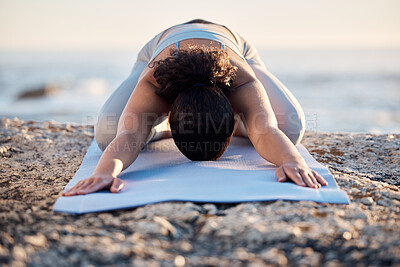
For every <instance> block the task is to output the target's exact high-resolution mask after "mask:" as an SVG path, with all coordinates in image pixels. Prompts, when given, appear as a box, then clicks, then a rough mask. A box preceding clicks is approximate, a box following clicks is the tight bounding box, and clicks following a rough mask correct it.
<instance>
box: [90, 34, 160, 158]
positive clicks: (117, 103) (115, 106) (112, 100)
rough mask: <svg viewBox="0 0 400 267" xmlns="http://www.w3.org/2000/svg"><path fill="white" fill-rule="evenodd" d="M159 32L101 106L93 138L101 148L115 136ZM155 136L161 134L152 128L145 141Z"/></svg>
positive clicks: (158, 122) (158, 121)
mask: <svg viewBox="0 0 400 267" xmlns="http://www.w3.org/2000/svg"><path fill="white" fill-rule="evenodd" d="M161 34H162V33H160V34H158V35H156V36H155V37H154V38H153V39H152V40H151V41H150V42H148V43H147V44H146V45H145V46H144V47H143V48H142V49H141V50H140V52H139V54H138V58H137V61H136V63H135V65H134V66H133V69H132V71H131V74H130V75H129V77H128V78H127V79H126V80H125V81H124V82H123V83H122V84H121V85H120V86H119V87H118V88H117V89H116V90H115V91H114V92H113V93H112V94H111V96H110V97H109V98H108V99H107V101H106V102H105V103H104V105H103V107H102V108H101V110H100V113H99V117H98V121H97V123H96V125H95V133H94V138H95V140H96V142H97V144H98V146H99V147H100V148H101V149H102V150H104V149H105V148H106V147H107V146H108V144H109V143H110V142H111V141H112V140H113V139H114V138H115V136H116V134H117V127H118V121H119V118H120V117H121V114H122V111H123V110H124V108H125V105H126V103H127V102H128V99H129V97H130V95H131V94H132V92H133V90H134V89H135V87H136V84H137V82H138V79H139V77H140V75H141V74H142V72H143V70H144V69H145V68H146V66H147V64H148V62H149V60H150V58H151V56H152V54H153V51H154V49H155V47H156V45H157V42H158V41H159V38H160V36H161ZM163 120H165V118H164V117H163V118H160V119H159V120H157V121H156V123H155V125H157V124H160V122H161V121H163ZM158 128H159V127H158ZM156 138H161V136H160V134H158V135H157V134H156V132H155V130H154V129H152V131H151V133H150V135H149V139H148V140H147V143H148V142H149V141H150V140H154V139H156Z"/></svg>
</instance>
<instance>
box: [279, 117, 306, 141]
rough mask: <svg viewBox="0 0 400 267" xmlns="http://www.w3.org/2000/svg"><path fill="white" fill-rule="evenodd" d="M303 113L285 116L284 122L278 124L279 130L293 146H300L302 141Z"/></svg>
mask: <svg viewBox="0 0 400 267" xmlns="http://www.w3.org/2000/svg"><path fill="white" fill-rule="evenodd" d="M305 125H306V123H305V116H304V113H303V112H299V111H297V112H293V113H290V114H288V115H287V117H286V119H285V120H282V121H280V122H279V123H278V127H279V129H280V130H281V131H282V132H283V133H284V134H285V135H286V136H287V137H288V138H289V139H290V141H292V143H293V144H294V145H298V144H300V142H301V140H302V139H303V136H304V132H305V130H306V127H305Z"/></svg>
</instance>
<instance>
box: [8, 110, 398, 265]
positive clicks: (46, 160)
mask: <svg viewBox="0 0 400 267" xmlns="http://www.w3.org/2000/svg"><path fill="white" fill-rule="evenodd" d="M92 138H93V127H92V126H82V125H72V124H59V123H56V122H51V121H50V122H40V123H39V122H35V121H21V120H19V119H6V118H2V119H1V122H0V185H1V187H0V196H1V197H0V265H2V266H54V265H57V266H71V265H72V266H87V265H94V266H103V265H121V266H131V265H135V266H271V265H272V266H280V265H289V266H320V265H324V266H351V265H354V266H390V265H400V223H399V221H400V220H399V219H400V192H399V184H400V179H399V177H400V176H399V175H400V168H399V163H400V135H398V134H386V135H372V134H351V133H331V134H328V133H319V132H306V135H305V137H304V140H303V141H302V143H303V144H304V146H305V147H307V148H308V150H309V151H310V153H311V154H312V155H313V156H314V157H315V158H316V159H317V160H318V161H319V162H322V164H324V165H325V166H327V167H328V168H329V169H330V171H331V172H332V174H333V175H334V177H335V178H336V181H337V182H338V184H339V186H340V187H341V188H342V189H343V190H345V191H346V192H347V194H348V195H349V198H350V199H351V201H352V203H351V204H350V205H333V204H320V203H315V202H311V201H299V202H291V201H282V200H279V201H270V202H253V203H241V204H232V205H228V204H224V205H215V204H210V203H208V204H199V203H191V202H186V203H184V202H168V203H161V204H155V205H147V206H144V207H139V208H135V209H130V210H120V211H113V212H103V213H96V214H86V215H79V216H78V215H69V214H60V213H53V212H52V207H53V204H54V202H55V200H56V199H57V197H59V195H60V192H61V191H62V190H63V188H64V186H65V185H66V184H67V183H68V181H69V180H70V179H71V178H72V177H73V175H74V173H75V172H76V171H77V169H78V167H79V165H80V163H81V161H82V159H83V157H84V155H85V152H86V150H87V148H88V146H89V144H90V142H91V140H92Z"/></svg>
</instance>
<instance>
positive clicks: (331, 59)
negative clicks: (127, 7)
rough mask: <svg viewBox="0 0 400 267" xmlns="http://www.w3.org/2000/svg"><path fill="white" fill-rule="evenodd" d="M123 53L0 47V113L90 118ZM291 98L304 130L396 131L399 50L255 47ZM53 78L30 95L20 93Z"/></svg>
mask: <svg viewBox="0 0 400 267" xmlns="http://www.w3.org/2000/svg"><path fill="white" fill-rule="evenodd" d="M136 53H137V52H136V51H131V52H102V53H100V52H63V53H56V52H51V53H49V52H46V53H45V52H36V53H33V52H24V53H17V52H9V53H6V52H2V53H0V116H6V117H15V116H16V117H19V118H22V119H27V120H55V121H59V122H75V123H92V124H93V123H95V122H96V118H97V114H98V112H99V110H100V108H101V106H102V104H103V103H104V102H105V100H106V99H107V98H108V96H109V95H110V94H111V93H112V92H113V90H115V89H116V88H117V87H118V86H119V84H120V83H121V82H122V81H123V80H124V79H125V78H126V77H127V76H128V75H129V73H130V70H131V68H132V66H133V63H134V61H135V59H136ZM260 55H261V57H262V59H263V60H264V62H265V63H266V65H267V68H268V69H269V70H270V71H271V72H272V73H273V74H274V75H275V76H277V77H278V78H279V79H280V80H281V81H282V82H283V84H285V85H286V87H287V88H289V89H290V90H291V91H292V92H293V94H294V95H295V96H296V97H297V99H298V100H299V102H300V104H301V105H302V107H303V109H304V111H305V114H306V126H307V129H308V130H310V131H324V132H338V131H344V132H372V133H400V50H363V51H262V50H260ZM45 84H56V85H57V86H58V87H59V88H60V90H59V91H58V92H57V93H55V94H53V95H49V96H46V97H42V98H38V99H24V100H18V99H17V97H18V95H19V94H21V93H22V92H25V91H28V90H31V89H34V88H37V87H41V86H43V85H45Z"/></svg>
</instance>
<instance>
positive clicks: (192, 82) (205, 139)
mask: <svg viewBox="0 0 400 267" xmlns="http://www.w3.org/2000/svg"><path fill="white" fill-rule="evenodd" d="M235 74H236V67H234V66H232V65H231V63H230V60H229V56H228V54H227V53H226V52H225V51H223V50H221V49H218V48H206V47H198V46H193V47H189V48H187V49H182V48H181V49H179V50H171V57H168V58H166V59H165V60H161V61H157V62H155V71H154V78H155V79H156V81H157V83H158V84H159V85H160V88H159V89H158V90H157V91H156V93H157V94H158V95H160V96H161V97H163V98H164V99H165V100H167V101H168V102H169V103H170V105H171V113H170V116H169V123H170V126H171V131H172V137H173V138H174V141H175V144H176V145H177V147H178V148H179V150H180V151H181V152H182V153H183V154H184V155H185V156H186V157H187V158H189V159H191V160H216V159H218V158H219V157H221V156H222V154H223V153H224V151H225V149H226V148H227V146H228V145H229V142H230V140H231V137H232V133H233V128H234V124H235V121H234V113H233V110H232V107H231V105H230V102H229V100H228V98H227V95H228V94H229V92H230V86H231V84H232V82H233V79H234V77H235Z"/></svg>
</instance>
